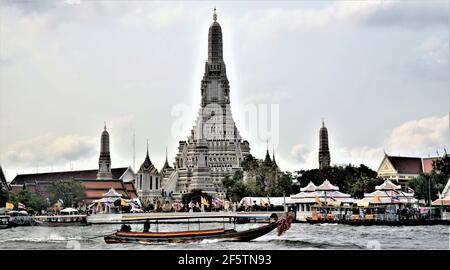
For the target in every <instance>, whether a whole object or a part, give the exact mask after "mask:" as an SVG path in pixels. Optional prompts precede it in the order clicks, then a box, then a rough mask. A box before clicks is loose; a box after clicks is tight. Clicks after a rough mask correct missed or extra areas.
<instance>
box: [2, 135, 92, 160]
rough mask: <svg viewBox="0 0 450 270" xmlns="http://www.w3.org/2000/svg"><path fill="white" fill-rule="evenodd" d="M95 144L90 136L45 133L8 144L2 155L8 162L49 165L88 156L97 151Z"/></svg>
mask: <svg viewBox="0 0 450 270" xmlns="http://www.w3.org/2000/svg"><path fill="white" fill-rule="evenodd" d="M97 146H98V144H97V142H96V140H95V138H91V137H86V136H77V135H66V136H55V135H51V134H47V135H43V136H39V137H36V138H32V139H28V140H23V141H18V142H16V143H14V144H12V145H10V146H9V147H8V148H7V149H6V151H5V153H4V155H3V157H4V160H5V162H6V163H8V164H15V165H22V166H29V167H31V166H33V167H34V166H35V165H41V166H49V165H54V164H55V165H56V164H63V163H66V162H71V161H78V160H83V159H85V158H90V157H92V156H93V155H94V154H95V153H96V152H97Z"/></svg>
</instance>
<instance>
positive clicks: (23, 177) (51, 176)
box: [11, 167, 128, 185]
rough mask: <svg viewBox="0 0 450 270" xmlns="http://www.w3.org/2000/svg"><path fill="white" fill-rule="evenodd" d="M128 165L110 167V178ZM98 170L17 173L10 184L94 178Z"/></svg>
mask: <svg viewBox="0 0 450 270" xmlns="http://www.w3.org/2000/svg"><path fill="white" fill-rule="evenodd" d="M127 169H128V167H123V168H113V169H111V173H112V179H120V178H121V177H122V175H123V174H124V173H125V172H126V171H127ZM97 172H98V170H97V169H95V170H81V171H61V172H47V173H32V174H18V175H16V177H15V178H14V179H13V180H12V182H11V185H24V184H25V183H34V182H35V181H37V182H53V181H57V180H69V179H73V178H82V179H96V178H97Z"/></svg>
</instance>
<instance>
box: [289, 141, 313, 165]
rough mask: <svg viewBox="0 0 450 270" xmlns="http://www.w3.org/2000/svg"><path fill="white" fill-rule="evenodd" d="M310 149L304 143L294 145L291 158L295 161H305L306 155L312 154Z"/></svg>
mask: <svg viewBox="0 0 450 270" xmlns="http://www.w3.org/2000/svg"><path fill="white" fill-rule="evenodd" d="M310 152H311V151H310V150H309V149H308V147H307V146H306V145H304V144H296V145H294V146H292V148H291V152H290V158H291V160H292V161H293V162H295V163H300V164H301V163H305V162H306V157H307V156H309V155H310Z"/></svg>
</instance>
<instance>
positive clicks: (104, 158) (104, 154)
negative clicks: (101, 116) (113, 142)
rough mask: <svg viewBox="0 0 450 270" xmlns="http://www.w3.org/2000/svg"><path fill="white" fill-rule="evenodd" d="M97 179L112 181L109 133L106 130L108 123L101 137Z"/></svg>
mask: <svg viewBox="0 0 450 270" xmlns="http://www.w3.org/2000/svg"><path fill="white" fill-rule="evenodd" d="M97 179H112V174H111V156H110V153H109V133H108V131H107V130H106V122H105V126H104V128H103V132H102V135H101V137H100V157H99V159H98V174H97Z"/></svg>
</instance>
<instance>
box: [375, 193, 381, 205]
mask: <svg viewBox="0 0 450 270" xmlns="http://www.w3.org/2000/svg"><path fill="white" fill-rule="evenodd" d="M373 200H374V201H375V202H377V203H380V202H381V200H380V195H378V194H375V195H374V196H373Z"/></svg>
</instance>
